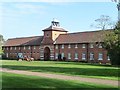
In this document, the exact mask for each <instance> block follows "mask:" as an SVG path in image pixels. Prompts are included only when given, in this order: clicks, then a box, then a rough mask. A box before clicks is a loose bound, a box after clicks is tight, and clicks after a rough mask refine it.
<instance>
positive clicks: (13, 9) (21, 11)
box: [0, 3, 45, 18]
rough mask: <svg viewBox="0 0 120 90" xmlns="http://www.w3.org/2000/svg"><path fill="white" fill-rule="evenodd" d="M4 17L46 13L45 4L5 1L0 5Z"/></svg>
mask: <svg viewBox="0 0 120 90" xmlns="http://www.w3.org/2000/svg"><path fill="white" fill-rule="evenodd" d="M0 11H1V12H2V13H1V14H0V16H2V17H14V18H15V17H23V16H25V15H26V16H27V15H32V14H34V15H43V14H45V6H41V5H36V4H35V3H3V4H2V5H1V7H0Z"/></svg>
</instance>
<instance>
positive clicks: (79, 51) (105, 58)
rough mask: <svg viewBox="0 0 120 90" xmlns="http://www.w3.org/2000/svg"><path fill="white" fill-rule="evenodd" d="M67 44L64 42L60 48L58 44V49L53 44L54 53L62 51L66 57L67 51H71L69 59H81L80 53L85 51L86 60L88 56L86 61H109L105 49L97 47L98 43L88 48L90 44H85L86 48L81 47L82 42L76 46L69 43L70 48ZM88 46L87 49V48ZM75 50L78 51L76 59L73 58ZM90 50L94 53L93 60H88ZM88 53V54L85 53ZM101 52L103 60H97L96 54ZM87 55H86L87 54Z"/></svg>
mask: <svg viewBox="0 0 120 90" xmlns="http://www.w3.org/2000/svg"><path fill="white" fill-rule="evenodd" d="M68 45H69V44H64V49H62V48H61V45H58V49H56V46H55V53H62V52H63V53H64V56H65V57H66V58H67V59H68V53H71V60H70V61H83V60H82V53H83V52H84V53H86V60H87V57H88V62H97V63H98V62H101V63H109V62H110V61H109V60H107V51H106V50H105V49H104V48H98V45H96V44H94V47H93V48H90V46H89V45H90V44H86V48H82V44H77V46H78V48H75V44H70V45H71V48H68ZM87 47H88V50H87ZM75 52H76V53H78V60H75ZM90 52H92V53H94V60H93V61H92V60H90ZM87 53H88V54H87ZM99 53H103V60H98V54H99ZM87 55H88V56H87Z"/></svg>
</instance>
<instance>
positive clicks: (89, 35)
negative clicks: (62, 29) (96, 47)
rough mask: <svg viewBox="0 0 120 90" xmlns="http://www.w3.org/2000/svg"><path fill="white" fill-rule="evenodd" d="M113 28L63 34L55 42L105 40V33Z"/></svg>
mask: <svg viewBox="0 0 120 90" xmlns="http://www.w3.org/2000/svg"><path fill="white" fill-rule="evenodd" d="M110 31H111V30H105V31H103V30H99V31H88V32H78V33H68V34H61V35H59V36H58V38H57V39H56V40H55V42H54V44H68V43H94V42H103V41H104V37H105V33H108V32H110Z"/></svg>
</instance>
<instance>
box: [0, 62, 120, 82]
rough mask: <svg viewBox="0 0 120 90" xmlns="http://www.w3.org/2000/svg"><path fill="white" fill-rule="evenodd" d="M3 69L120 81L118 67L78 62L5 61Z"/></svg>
mask: <svg viewBox="0 0 120 90" xmlns="http://www.w3.org/2000/svg"><path fill="white" fill-rule="evenodd" d="M0 62H2V67H3V68H9V69H14V70H27V71H33V72H46V73H56V74H65V75H76V76H82V77H92V78H102V79H112V80H118V77H119V76H118V70H119V69H118V67H112V66H110V65H92V64H86V63H78V62H57V61H33V62H27V61H15V60H4V61H0Z"/></svg>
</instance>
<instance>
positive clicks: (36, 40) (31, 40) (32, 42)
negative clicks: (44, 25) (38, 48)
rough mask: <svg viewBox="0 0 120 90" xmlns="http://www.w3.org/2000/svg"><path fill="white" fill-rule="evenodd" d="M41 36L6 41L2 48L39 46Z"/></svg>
mask: <svg viewBox="0 0 120 90" xmlns="http://www.w3.org/2000/svg"><path fill="white" fill-rule="evenodd" d="M42 40H43V36H33V37H22V38H12V39H8V40H7V41H6V42H5V44H4V46H24V45H26V46H27V45H40V44H41V41H42Z"/></svg>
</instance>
